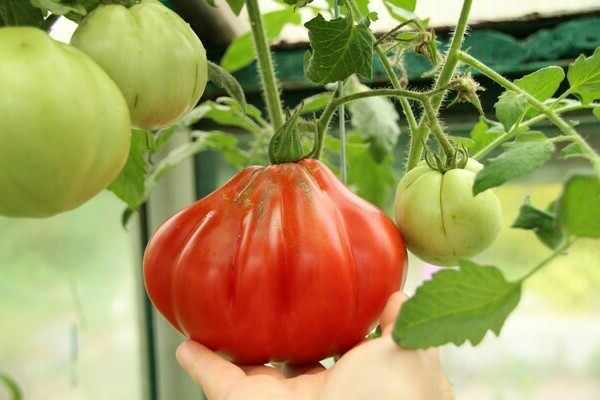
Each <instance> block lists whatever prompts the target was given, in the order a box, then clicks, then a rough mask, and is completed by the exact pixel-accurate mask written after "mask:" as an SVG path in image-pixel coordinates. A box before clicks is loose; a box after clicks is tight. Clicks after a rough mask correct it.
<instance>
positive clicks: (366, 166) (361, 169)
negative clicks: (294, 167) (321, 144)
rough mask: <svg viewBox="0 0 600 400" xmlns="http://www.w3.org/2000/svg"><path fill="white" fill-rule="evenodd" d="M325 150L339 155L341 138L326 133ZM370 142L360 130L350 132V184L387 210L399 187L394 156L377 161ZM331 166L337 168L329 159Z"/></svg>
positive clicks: (356, 190)
mask: <svg viewBox="0 0 600 400" xmlns="http://www.w3.org/2000/svg"><path fill="white" fill-rule="evenodd" d="M325 147H326V150H327V151H328V152H329V153H331V154H332V155H334V156H335V157H334V158H336V159H337V158H338V156H339V154H340V141H339V139H337V138H333V137H331V136H329V135H328V136H326V138H325ZM368 148H369V145H368V144H366V143H364V142H363V141H362V138H361V136H360V135H359V134H356V133H351V134H349V135H348V137H347V138H346V158H347V164H348V169H347V185H348V187H349V188H350V189H351V190H352V191H353V192H354V193H356V194H357V195H359V196H360V197H362V198H364V199H365V200H367V201H370V202H371V203H373V204H375V205H376V206H377V207H379V208H381V209H383V210H385V209H386V207H389V206H390V204H391V203H392V199H393V195H394V190H395V187H396V176H395V175H394V172H393V171H394V170H393V168H392V164H393V158H392V157H391V155H388V156H387V157H386V158H385V159H384V160H383V161H382V162H380V163H378V162H376V161H375V159H373V156H372V155H371V153H370V152H369V151H368ZM328 164H329V165H330V166H331V167H332V170H338V168H336V167H334V166H333V165H331V162H329V163H328Z"/></svg>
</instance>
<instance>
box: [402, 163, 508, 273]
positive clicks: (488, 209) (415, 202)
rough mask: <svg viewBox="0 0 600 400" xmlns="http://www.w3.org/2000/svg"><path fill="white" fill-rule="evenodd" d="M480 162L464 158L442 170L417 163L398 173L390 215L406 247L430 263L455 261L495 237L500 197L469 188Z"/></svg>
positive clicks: (453, 263) (489, 242) (478, 250)
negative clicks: (475, 192) (456, 166)
mask: <svg viewBox="0 0 600 400" xmlns="http://www.w3.org/2000/svg"><path fill="white" fill-rule="evenodd" d="M482 168H483V166H482V165H481V164H480V163H478V162H477V161H475V160H473V159H469V160H468V162H467V165H466V166H465V168H464V169H451V170H449V171H447V172H446V173H444V174H442V173H441V172H439V171H435V170H432V169H431V168H429V166H427V164H425V163H421V164H419V165H417V166H416V167H415V168H413V169H412V170H410V171H409V172H408V173H407V174H406V175H405V176H404V177H403V178H402V180H401V181H400V184H399V185H398V189H397V191H396V200H395V203H394V211H395V220H396V225H397V226H398V228H399V229H400V232H402V236H403V237H404V240H405V241H406V247H407V248H408V249H409V250H410V251H411V253H413V254H414V255H415V256H417V257H419V258H420V259H421V260H423V261H426V262H428V263H430V264H433V265H438V266H454V265H457V264H458V261H459V260H460V259H464V258H470V257H473V256H475V255H477V254H479V253H480V252H481V251H483V250H485V249H486V248H488V247H489V246H490V245H491V244H492V243H493V242H494V240H495V239H496V237H497V236H498V232H499V231H500V226H501V223H502V208H501V205H500V201H499V200H498V197H496V194H495V193H494V192H493V191H492V190H491V189H488V190H486V191H484V192H482V193H479V194H478V195H477V196H473V192H472V190H473V182H474V180H475V175H476V174H477V172H478V171H479V170H481V169H482Z"/></svg>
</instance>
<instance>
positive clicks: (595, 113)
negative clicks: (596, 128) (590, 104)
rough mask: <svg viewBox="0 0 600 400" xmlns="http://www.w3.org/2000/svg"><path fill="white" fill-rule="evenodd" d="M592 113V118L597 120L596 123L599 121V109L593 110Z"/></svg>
mask: <svg viewBox="0 0 600 400" xmlns="http://www.w3.org/2000/svg"><path fill="white" fill-rule="evenodd" d="M592 112H593V113H594V116H595V117H596V118H598V121H600V108H594V111H592Z"/></svg>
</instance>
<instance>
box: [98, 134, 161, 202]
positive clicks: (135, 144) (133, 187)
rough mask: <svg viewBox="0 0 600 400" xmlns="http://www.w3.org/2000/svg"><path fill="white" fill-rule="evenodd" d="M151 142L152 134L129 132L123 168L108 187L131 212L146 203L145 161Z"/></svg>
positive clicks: (146, 166)
mask: <svg viewBox="0 0 600 400" xmlns="http://www.w3.org/2000/svg"><path fill="white" fill-rule="evenodd" d="M152 141H153V138H152V134H151V133H149V132H145V131H137V130H134V131H132V132H131V147H130V149H129V157H128V158H127V163H126V164H125V167H123V169H122V170H121V173H120V174H119V176H117V178H116V179H115V180H114V181H113V182H112V183H111V184H110V185H109V186H108V190H110V191H111V192H113V193H114V194H115V195H116V196H117V197H118V198H120V199H121V200H123V201H124V202H125V203H126V204H127V206H128V207H129V208H131V209H133V210H137V209H138V207H139V206H140V205H141V204H142V203H143V202H144V201H146V190H145V186H144V179H145V178H146V172H147V168H148V165H147V159H146V157H145V155H146V154H148V151H149V150H150V146H151V144H150V143H152Z"/></svg>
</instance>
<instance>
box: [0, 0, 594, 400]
mask: <svg viewBox="0 0 600 400" xmlns="http://www.w3.org/2000/svg"><path fill="white" fill-rule="evenodd" d="M165 3H166V4H167V5H169V6H171V7H173V8H174V9H175V10H176V11H178V12H179V13H180V14H181V15H182V16H183V17H184V18H185V19H186V20H188V21H189V22H190V23H191V25H192V26H193V27H195V29H196V30H197V31H198V33H199V35H200V37H201V38H202V40H203V42H204V43H205V45H206V47H207V50H208V53H209V56H210V57H211V58H212V59H213V60H214V61H218V60H219V59H220V57H221V56H222V55H223V53H224V51H225V47H226V46H227V44H228V43H229V42H230V41H231V40H232V39H233V37H234V36H235V35H238V34H240V33H243V32H244V31H245V30H246V29H247V24H246V25H245V24H244V23H241V22H239V21H238V20H237V19H236V18H235V17H234V16H233V15H231V12H229V11H228V9H227V8H226V7H225V6H223V5H222V4H220V3H218V2H217V5H218V8H216V9H211V8H209V7H208V6H207V5H206V4H205V2H204V1H200V0H193V1H191V0H188V1H184V0H179V1H176V0H171V1H170V2H165ZM371 6H372V7H373V9H376V10H378V9H381V10H384V9H383V6H382V5H381V4H378V2H377V1H372V2H371ZM460 6H461V2H460V1H459V0H453V1H448V2H443V4H440V2H432V1H424V0H421V1H420V2H417V8H416V11H415V12H416V14H417V15H419V16H420V17H422V18H424V17H431V20H430V25H431V26H434V27H436V30H437V31H439V33H440V37H441V38H442V40H443V38H444V37H445V36H444V35H447V34H448V32H449V27H450V25H451V24H452V23H453V22H454V21H456V20H457V18H458V14H459V11H460ZM262 7H263V10H265V11H269V10H274V9H278V8H281V7H282V6H281V4H279V3H277V2H264V4H262ZM378 7H379V8H378ZM206 10H209V11H206ZM215 15H216V17H215ZM384 16H385V12H383V11H382V12H381V15H380V20H379V21H378V22H377V25H376V28H377V29H380V30H381V31H385V30H386V29H389V28H391V27H392V26H393V25H394V23H393V21H392V20H390V19H386V18H385V17H384ZM241 18H242V19H241V21H244V20H243V15H242V17H241ZM472 22H473V23H474V24H473V27H472V31H471V36H470V38H469V40H470V41H471V42H470V46H471V48H472V51H473V52H474V53H475V52H477V54H478V56H479V57H481V58H482V59H485V60H486V61H487V62H488V63H489V64H491V65H493V66H494V67H495V68H497V69H498V70H500V71H501V72H503V73H504V74H505V75H507V76H509V77H510V78H517V77H519V76H521V75H523V74H526V73H528V72H530V71H531V70H533V69H537V68H540V66H544V65H561V66H566V65H567V64H568V63H569V62H571V61H572V60H573V58H574V57H576V56H577V55H578V54H580V53H587V54H590V53H591V52H592V51H593V49H594V48H596V47H597V46H600V3H599V2H598V0H573V1H570V2H564V1H549V0H545V1H541V0H540V1H538V0H536V1H532V0H529V1H527V2H525V1H512V0H511V1H504V2H495V1H483V0H478V1H476V2H474V7H473V13H472ZM73 28H74V26H73V24H70V23H68V22H67V21H64V20H63V21H60V22H59V24H58V25H57V26H55V28H54V30H53V35H54V36H55V37H56V38H59V39H60V40H64V41H68V38H69V35H70V33H71V32H72V30H73ZM211 30H212V32H213V34H211ZM215 30H218V32H219V35H215V34H214V32H215ZM305 39H306V38H305V37H304V36H303V30H302V29H298V28H297V27H286V28H285V29H284V30H283V32H282V37H281V39H280V40H279V41H278V43H277V44H276V45H275V47H274V52H275V58H276V60H279V62H278V65H279V71H278V72H279V75H280V77H281V79H282V82H283V87H284V92H283V98H284V101H285V102H286V103H287V104H289V105H295V103H296V101H297V99H298V98H302V97H304V96H306V95H307V94H310V93H311V92H312V91H315V90H316V89H317V88H315V87H313V86H311V85H309V84H308V83H306V82H304V83H302V82H301V78H298V73H300V74H301V73H302V55H303V53H304V51H305V50H306V44H305ZM544 46H546V48H544ZM507 54H509V55H511V56H510V57H507ZM486 57H487V58H486ZM407 63H408V61H407ZM410 66H411V64H409V65H408V66H407V69H409V72H408V73H409V76H410V77H411V83H412V84H413V85H414V86H416V87H419V86H425V85H427V84H428V81H427V80H424V79H421V77H420V72H419V71H420V70H419V68H422V66H420V65H419V64H418V63H415V64H414V69H412V70H411V69H410V68H408V67H410ZM298 71H299V72H298ZM421 72H422V71H421ZM237 76H238V78H239V79H240V81H241V82H242V84H243V85H244V87H245V88H246V90H247V91H248V94H249V99H250V100H251V101H253V102H255V103H256V104H257V105H259V106H260V105H261V103H260V96H259V95H258V94H257V92H256V73H255V70H254V67H253V66H249V67H246V68H244V69H241V70H240V71H238V72H237ZM376 78H377V77H376ZM376 78H375V79H374V80H375V81H376ZM482 83H483V85H484V86H486V87H488V91H486V92H485V94H484V95H483V98H482V101H483V103H484V108H486V109H489V110H493V99H494V96H497V94H498V93H499V92H498V89H497V88H494V87H493V85H491V84H490V85H488V83H489V82H485V80H482ZM218 95H219V92H218V91H217V90H216V89H215V88H212V90H211V89H210V88H209V89H208V90H207V93H206V95H205V98H211V96H212V97H216V96H218ZM444 118H445V121H446V123H447V124H448V126H449V127H450V130H451V131H452V132H453V133H455V134H463V135H468V133H469V131H470V130H471V128H472V127H473V126H474V124H475V123H477V120H478V115H477V113H476V111H475V109H473V108H470V107H467V106H465V107H463V106H458V107H453V108H452V109H450V110H449V111H448V112H447V113H446V114H444ZM574 118H577V119H579V120H580V121H581V124H580V130H581V131H582V132H584V133H585V134H586V135H588V137H589V138H590V140H592V143H593V144H594V146H595V148H598V147H599V143H600V140H598V138H600V124H599V122H598V121H597V120H596V119H594V118H593V117H592V116H591V113H590V115H583V114H582V115H578V116H574ZM402 128H404V127H402ZM544 129H548V130H551V129H552V128H551V127H545V128H544ZM404 139H406V138H404ZM185 140H187V138H186V137H175V140H174V142H173V144H172V145H173V146H175V145H176V144H177V143H178V142H179V143H181V142H183V141H185ZM405 148H406V141H404V140H400V142H399V144H398V149H397V154H396V157H395V158H396V163H395V164H394V167H395V176H396V179H397V180H399V179H400V175H401V167H402V165H401V164H402V160H403V156H404V154H405ZM569 166H570V167H581V168H585V167H586V166H585V165H583V164H582V165H581V166H579V165H577V164H574V165H569ZM566 170H567V169H566V168H565V162H564V161H561V162H558V161H553V162H552V163H550V164H548V165H547V166H546V167H544V168H541V169H539V170H538V171H536V172H535V173H532V174H530V175H528V176H525V177H523V178H521V179H519V180H517V181H513V182H511V183H510V184H508V185H505V186H503V187H501V188H500V189H498V195H499V197H500V199H501V201H502V204H503V207H504V211H505V220H504V224H503V229H502V232H501V234H500V237H499V239H498V240H497V241H496V243H495V244H494V245H493V246H492V247H491V248H490V249H489V250H488V251H486V252H485V253H484V254H482V255H480V256H479V257H478V259H477V260H478V261H479V262H481V263H483V264H490V265H496V266H498V267H500V268H501V269H502V270H503V272H504V273H505V275H506V277H507V278H508V279H511V278H517V277H520V276H522V275H524V274H526V273H527V272H528V271H529V269H531V268H532V267H533V266H534V265H535V264H536V263H537V262H539V261H540V260H541V259H543V258H544V257H545V256H546V255H548V254H549V252H548V250H547V249H546V248H544V247H543V246H542V245H541V244H540V243H539V242H538V241H537V239H536V238H535V237H534V235H533V234H532V233H531V232H528V231H520V230H516V229H512V228H510V225H511V223H512V221H513V220H514V218H515V217H516V215H517V213H518V209H519V207H520V206H521V204H522V203H523V200H524V198H525V197H529V198H530V201H531V203H532V204H534V205H536V206H537V207H539V208H545V207H546V206H547V205H548V203H549V202H550V201H552V200H553V199H555V198H556V197H557V195H558V193H560V188H561V183H562V181H563V180H564V178H565V174H566V173H567V172H566ZM234 172H235V171H234V170H233V169H232V168H231V167H230V166H228V164H227V163H226V162H225V160H223V159H222V157H221V156H220V155H218V154H216V153H209V152H206V153H202V154H200V155H198V156H197V157H196V159H195V160H190V162H188V163H184V164H182V165H181V166H179V167H178V168H177V169H175V170H174V171H172V172H171V173H170V174H169V175H168V176H167V177H166V178H165V179H164V181H163V182H162V183H161V184H160V187H159V188H157V190H156V192H155V194H154V195H153V196H152V198H151V200H150V202H149V204H148V206H147V207H145V208H144V209H143V210H142V213H141V214H139V215H137V216H136V217H135V218H134V219H133V220H132V222H131V223H130V224H129V225H128V227H127V228H126V229H125V228H123V227H122V226H121V213H122V212H123V211H124V208H125V206H124V204H123V203H122V202H121V201H120V200H118V199H117V198H116V197H115V196H114V195H113V194H112V193H108V192H104V193H102V194H100V195H98V196H97V197H96V198H94V199H93V200H92V201H90V202H89V203H87V204H85V205H84V206H82V207H80V208H79V209H77V210H74V211H72V212H68V213H65V214H62V215H59V216H56V217H53V218H49V219H45V220H23V219H8V218H2V217H0V374H6V375H8V376H10V377H11V378H12V379H14V381H15V382H16V383H17V384H18V385H19V387H20V388H21V390H22V391H23V394H24V398H25V399H28V400H55V399H57V400H58V399H60V400H76V399H77V400H79V399H85V400H95V399H98V400H100V399H102V400H103V399H116V400H120V399H123V400H138V399H139V400H146V399H148V400H188V399H189V400H192V399H199V398H201V393H200V391H199V389H198V388H197V387H196V386H195V385H194V384H193V383H192V382H191V381H190V379H189V378H188V377H187V376H186V375H185V374H184V373H183V371H182V370H181V369H180V368H179V366H178V365H177V363H176V361H175V358H174V351H175V348H176V346H177V345H178V344H179V343H180V342H181V341H182V340H183V338H182V337H181V336H180V335H178V334H177V333H175V332H174V330H172V329H171V328H170V327H169V326H168V325H167V324H166V323H165V322H164V320H163V319H162V317H160V316H159V315H157V314H155V313H154V312H153V311H152V308H151V306H150V305H149V304H148V302H147V299H146V298H145V293H144V289H143V283H142V280H141V257H142V254H143V247H144V243H145V240H146V239H147V237H148V235H149V234H151V233H152V231H153V230H154V229H155V228H156V226H157V225H158V224H159V223H160V222H162V221H164V220H165V219H166V218H167V217H168V216H169V215H171V214H172V213H174V212H175V211H177V210H179V209H181V208H183V207H185V206H186V205H187V204H189V203H191V202H192V201H193V200H194V199H196V198H199V197H201V196H203V195H205V194H207V193H208V192H210V191H212V190H213V189H214V188H215V187H216V186H217V185H219V184H221V183H223V182H224V181H225V180H227V179H228V178H229V177H230V176H231V175H232V174H233V173H234ZM435 271H436V268H435V267H433V266H430V265H426V264H423V263H422V262H420V261H419V260H417V259H411V262H410V269H409V278H408V280H407V284H406V287H405V290H406V292H407V293H409V294H412V293H414V290H415V289H416V287H417V286H418V285H419V284H420V283H421V282H422V281H423V280H425V279H428V278H429V277H430V276H431V274H432V273H434V272H435ZM442 359H443V364H444V367H445V369H446V371H447V375H448V377H449V380H450V381H451V382H452V384H453V385H454V388H455V392H456V396H457V399H459V400H521V399H523V400H525V399H527V400H530V399H531V400H538V399H540V400H541V399H544V400H557V399H561V400H563V399H577V400H596V399H599V398H600V246H599V243H598V241H597V240H596V241H594V240H587V241H586V240H580V241H579V242H578V243H577V244H576V245H575V246H573V247H572V248H571V249H570V250H569V254H568V255H565V256H564V257H560V258H558V259H556V260H555V261H554V262H553V263H552V264H551V265H549V266H548V267H546V268H545V269H543V270H542V271H541V272H539V273H538V274H536V275H535V277H534V278H533V279H531V280H529V281H528V282H527V285H526V287H525V290H524V295H523V298H522V301H521V303H520V305H519V306H518V308H517V310H516V311H515V312H514V313H513V314H512V315H511V316H510V317H509V319H508V320H507V322H506V324H505V326H504V328H503V330H502V333H501V335H500V337H495V336H493V335H491V334H488V336H486V338H485V340H484V341H483V343H482V344H481V345H479V346H478V347H476V348H473V347H471V346H470V345H468V344H467V345H463V346H461V347H456V346H451V345H450V346H445V347H444V348H443V349H442ZM8 398H9V393H8V391H6V390H5V389H4V388H3V387H2V385H0V399H1V400H4V399H8Z"/></svg>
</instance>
